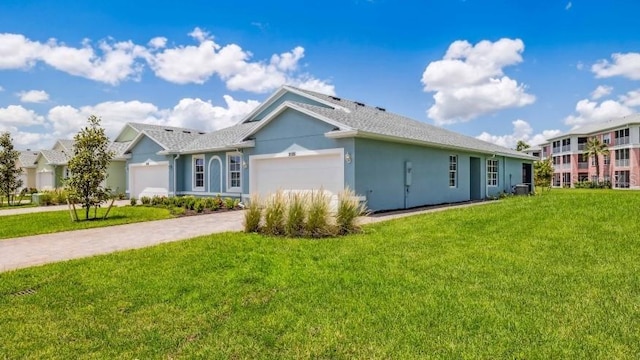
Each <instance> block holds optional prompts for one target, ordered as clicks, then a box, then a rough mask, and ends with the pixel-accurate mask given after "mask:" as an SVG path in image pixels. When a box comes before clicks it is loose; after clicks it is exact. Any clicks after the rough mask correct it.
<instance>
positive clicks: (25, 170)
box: [17, 149, 39, 191]
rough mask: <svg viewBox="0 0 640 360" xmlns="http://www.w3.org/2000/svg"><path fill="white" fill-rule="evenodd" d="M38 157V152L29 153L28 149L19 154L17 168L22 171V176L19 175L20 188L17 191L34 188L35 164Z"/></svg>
mask: <svg viewBox="0 0 640 360" xmlns="http://www.w3.org/2000/svg"><path fill="white" fill-rule="evenodd" d="M38 155H39V152H38V151H31V150H29V149H27V150H26V151H21V152H20V156H19V157H18V163H17V166H18V167H19V168H21V169H22V174H20V179H21V180H22V187H21V188H20V189H18V190H19V191H20V190H22V189H24V188H35V187H36V164H35V162H36V158H37V157H38Z"/></svg>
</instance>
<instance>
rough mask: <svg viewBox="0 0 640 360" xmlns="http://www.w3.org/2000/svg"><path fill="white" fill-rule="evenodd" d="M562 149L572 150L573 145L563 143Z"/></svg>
mask: <svg viewBox="0 0 640 360" xmlns="http://www.w3.org/2000/svg"><path fill="white" fill-rule="evenodd" d="M562 151H571V145H562Z"/></svg>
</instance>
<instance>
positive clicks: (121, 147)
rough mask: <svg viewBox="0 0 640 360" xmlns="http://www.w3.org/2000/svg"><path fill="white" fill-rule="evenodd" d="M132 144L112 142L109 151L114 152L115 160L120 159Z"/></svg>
mask: <svg viewBox="0 0 640 360" xmlns="http://www.w3.org/2000/svg"><path fill="white" fill-rule="evenodd" d="M129 144H131V141H123V142H112V143H111V144H109V150H110V151H113V153H114V155H113V156H114V158H118V157H121V156H123V155H124V151H125V150H126V149H127V147H128V146H129Z"/></svg>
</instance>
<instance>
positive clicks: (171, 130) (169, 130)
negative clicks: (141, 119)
mask: <svg viewBox="0 0 640 360" xmlns="http://www.w3.org/2000/svg"><path fill="white" fill-rule="evenodd" d="M164 131H168V132H173V129H164Z"/></svg>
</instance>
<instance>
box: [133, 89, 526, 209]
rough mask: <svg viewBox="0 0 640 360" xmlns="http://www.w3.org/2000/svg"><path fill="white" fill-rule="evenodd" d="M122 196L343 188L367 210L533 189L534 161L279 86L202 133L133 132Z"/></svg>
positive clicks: (380, 111)
mask: <svg viewBox="0 0 640 360" xmlns="http://www.w3.org/2000/svg"><path fill="white" fill-rule="evenodd" d="M125 155H126V156H127V157H128V158H127V169H128V177H127V180H128V183H127V191H128V192H129V194H130V196H132V197H140V196H149V195H169V196H171V195H196V196H212V195H218V194H219V195H221V196H231V197H238V198H242V199H245V200H246V199H247V198H248V197H249V196H250V195H251V194H258V195H266V194H269V193H273V192H275V191H277V190H278V189H282V190H294V191H302V190H314V189H320V188H322V189H324V190H325V191H329V192H331V193H333V194H336V193H338V192H340V191H341V190H343V189H345V188H346V187H349V188H351V189H353V190H354V191H355V192H356V193H357V194H359V195H360V196H362V197H363V198H364V199H366V201H367V205H368V207H369V208H370V209H372V210H389V209H401V208H410V207H416V206H422V205H429V204H440V203H450V202H461V201H468V200H479V199H484V198H486V197H492V196H497V195H499V194H500V193H502V192H511V191H512V189H513V186H515V185H516V184H522V183H525V184H528V185H529V187H530V189H531V190H533V185H532V170H533V162H534V161H535V160H536V159H535V158H534V157H532V156H529V155H527V154H523V153H521V152H517V151H515V150H511V149H507V148H504V147H501V146H497V145H495V144H491V143H488V142H484V141H481V140H478V139H476V138H472V137H468V136H464V135H461V134H457V133H455V132H452V131H449V130H445V129H443V128H439V127H436V126H432V125H429V124H426V123H423V122H420V121H416V120H412V119H409V118H406V117H403V116H400V115H397V114H393V113H391V112H388V111H386V109H384V108H381V107H373V106H368V105H365V104H364V103H361V102H357V101H351V100H347V99H342V98H339V97H335V96H329V95H325V94H320V93H316V92H312V91H307V90H302V89H298V88H294V87H290V86H284V87H282V88H280V89H279V90H278V91H276V92H275V93H274V94H273V95H271V96H270V97H269V98H268V99H267V100H266V101H265V102H263V103H262V104H261V105H260V106H259V107H258V108H256V109H255V110H254V111H253V112H251V113H250V114H249V115H248V116H247V117H246V118H245V119H244V120H242V121H241V122H240V123H238V124H236V125H234V126H231V127H228V128H225V129H222V130H218V131H214V132H211V133H207V134H202V133H198V132H194V131H193V130H182V131H176V130H171V129H159V130H153V131H147V130H143V131H141V132H140V133H139V134H138V135H137V136H136V138H135V139H134V140H132V141H131V143H130V144H129V146H128V148H127V149H126V151H125Z"/></svg>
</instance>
